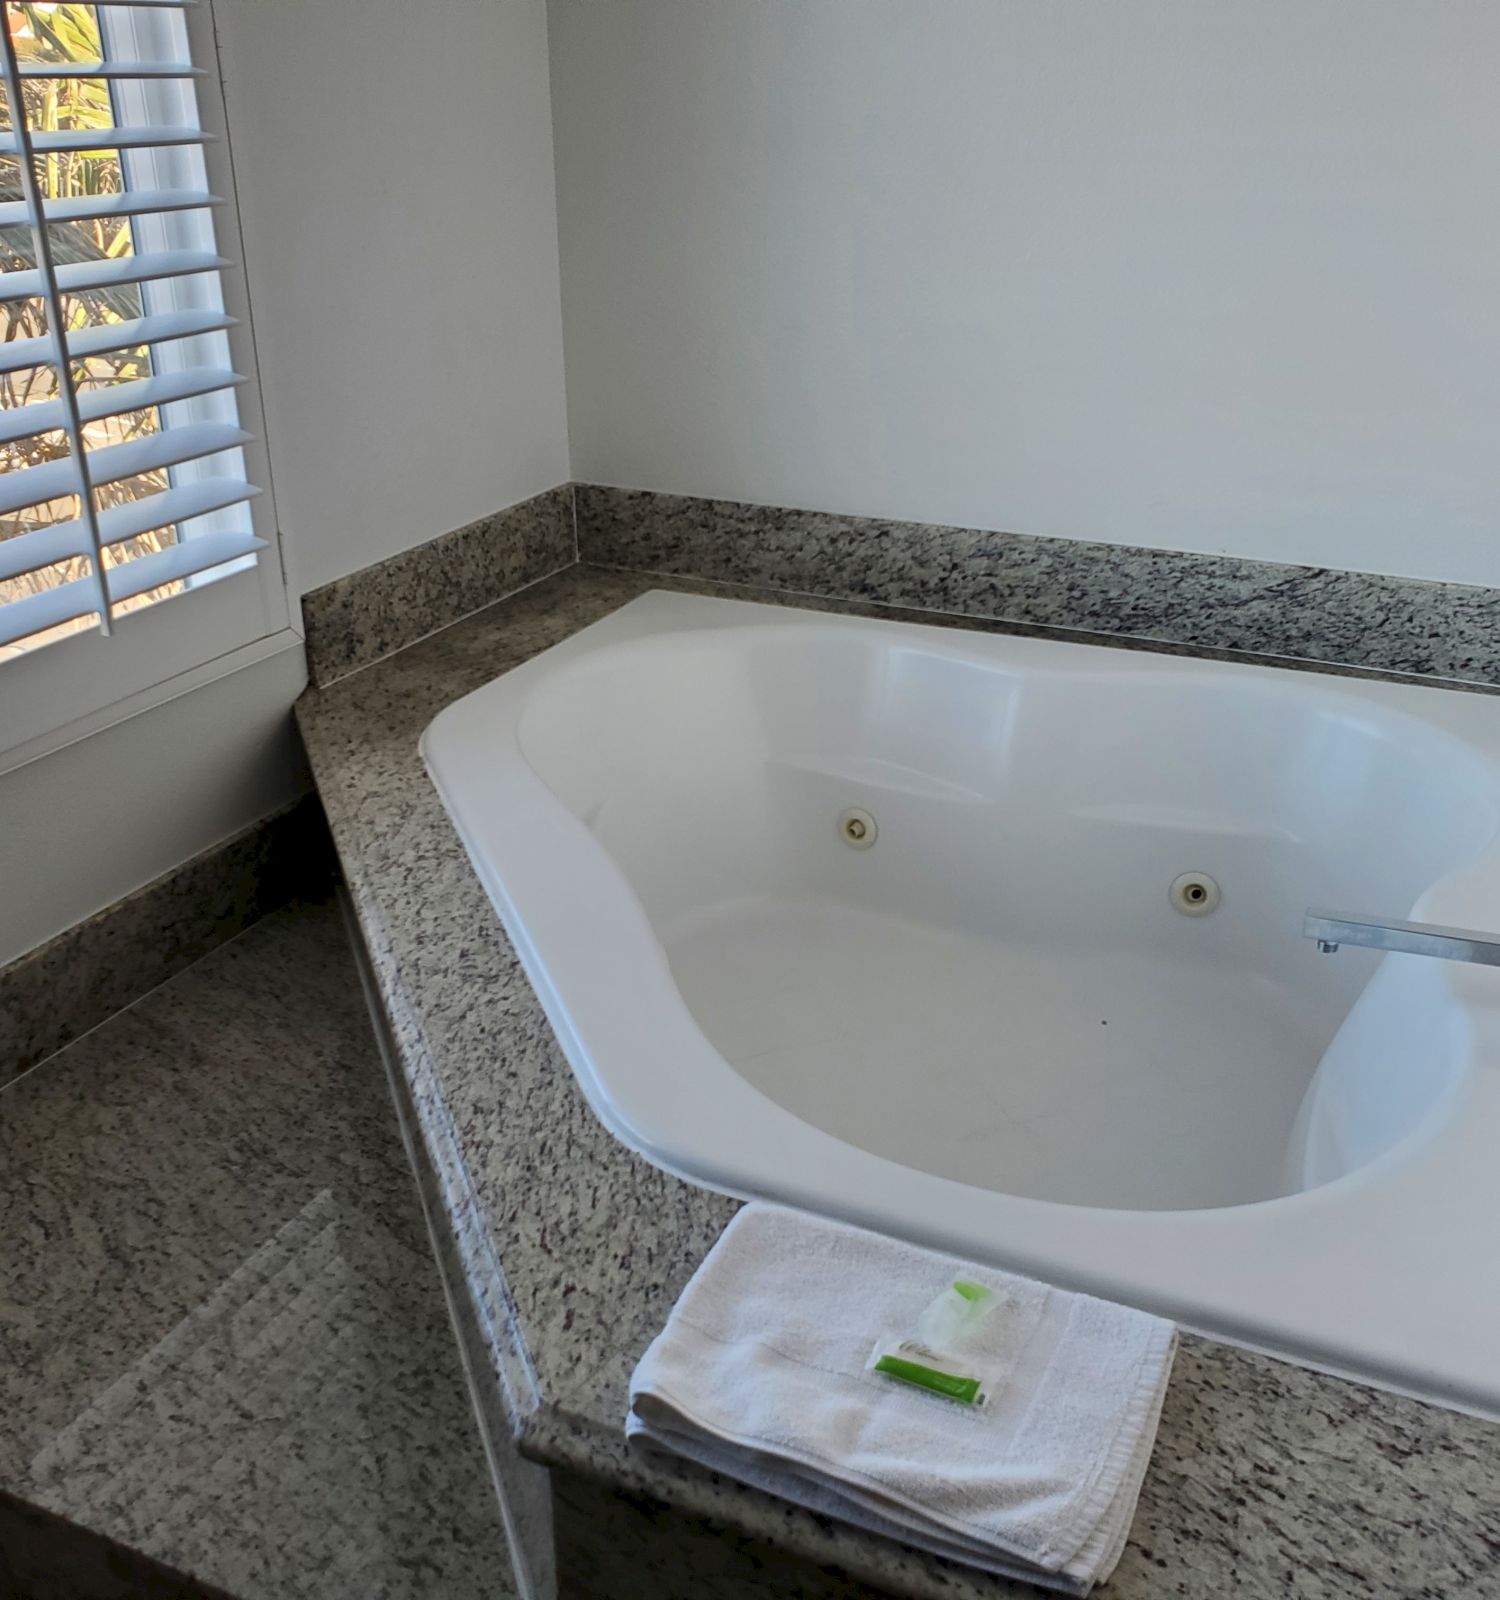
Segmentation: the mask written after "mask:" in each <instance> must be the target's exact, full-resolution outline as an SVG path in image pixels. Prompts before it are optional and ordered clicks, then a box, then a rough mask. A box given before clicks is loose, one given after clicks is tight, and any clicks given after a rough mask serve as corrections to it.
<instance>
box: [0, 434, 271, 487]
mask: <svg viewBox="0 0 1500 1600" xmlns="http://www.w3.org/2000/svg"><path fill="white" fill-rule="evenodd" d="M249 442H250V435H249V434H248V433H246V432H245V431H244V429H243V428H236V427H235V426H234V425H233V424H232V423H228V422H193V423H189V424H188V425H187V426H186V427H184V428H168V429H167V430H166V432H165V433H153V434H149V435H148V436H147V437H146V438H144V439H127V440H126V441H125V443H124V444H110V445H105V446H104V448H103V449H102V450H90V451H89V472H90V474H91V475H92V477H93V480H94V482H95V483H118V482H120V480H121V479H123V478H134V477H137V476H138V475H139V474H140V473H142V472H157V471H160V470H161V469H162V468H163V467H178V466H181V465H182V463H183V462H184V461H196V460H197V459H198V458H199V457H200V456H212V455H217V454H218V453H219V452H220V451H221V450H235V449H238V448H239V446H240V445H243V444H249ZM27 470H28V471H33V472H34V471H35V470H36V469H35V468H34V467H32V468H28V469H27ZM13 476H14V474H13ZM28 503H29V502H28Z"/></svg>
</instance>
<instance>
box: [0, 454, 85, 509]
mask: <svg viewBox="0 0 1500 1600" xmlns="http://www.w3.org/2000/svg"><path fill="white" fill-rule="evenodd" d="M79 487H80V486H79V482H78V468H77V466H76V465H75V464H74V462H73V458H72V457H71V456H65V457H64V458H63V459H62V460H60V461H43V462H41V463H40V464H39V465H37V466H34V467H17V468H15V469H14V470H13V471H10V472H6V473H0V513H3V512H7V511H22V510H24V509H25V508H26V507H27V506H39V505H41V504H42V503H43V502H44V501H46V500H60V499H61V498H62V497H63V496H64V495H69V494H77V493H78V492H79Z"/></svg>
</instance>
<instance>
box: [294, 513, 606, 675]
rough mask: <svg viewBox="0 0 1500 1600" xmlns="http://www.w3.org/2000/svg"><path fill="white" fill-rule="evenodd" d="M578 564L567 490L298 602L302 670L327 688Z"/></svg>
mask: <svg viewBox="0 0 1500 1600" xmlns="http://www.w3.org/2000/svg"><path fill="white" fill-rule="evenodd" d="M577 559H578V544H577V540H576V538H575V536H574V529H573V490H572V486H571V485H570V484H563V485H561V486H559V487H558V488H556V489H549V490H547V492H546V493H545V494H539V495H534V496H533V497H532V498H531V499H530V500H523V501H521V502H520V504H519V505H514V506H510V507H508V508H507V509H506V510H504V511H497V512H496V513H495V514H494V515H493V516H490V517H482V518H480V520H479V521H478V522H471V523H468V524H466V525H465V526H464V527H462V528H455V529H454V530H453V531H452V532H451V533H444V534H440V535H439V536H438V537H437V538H436V539H429V540H428V541H427V542H426V543H425V544H420V545H417V546H416V547H415V548H414V549H411V550H406V551H403V552H402V553H401V554H400V555H396V556H392V557H391V558H390V560H388V561H380V562H377V563H376V564H375V565H374V566H370V567H362V568H361V569H360V570H359V571H358V572H353V573H350V574H349V576H348V577H346V578H339V579H336V580H335V581H334V582H333V583H329V584H325V585H324V586H323V587H322V588H321V589H314V590H313V591H312V593H311V594H308V595H306V596H304V597H303V601H302V621H303V625H304V627H305V628H306V629H307V668H308V671H309V672H310V673H311V674H312V680H313V682H314V683H324V684H326V683H332V682H333V681H334V680H335V679H336V678H341V677H343V676H344V674H345V673H349V672H354V671H355V670H357V669H358V668H360V667H363V666H366V665H368V664H369V663H370V662H371V661H378V660H379V659H380V658H381V657H382V656H388V655H389V654H390V653H391V652H392V651H393V650H400V649H402V648H403V647H404V646H406V645H409V644H412V643H414V642H415V641H416V640H418V639H421V638H424V637H425V636H426V635H427V634H429V633H435V632H436V631H437V630H438V629H439V628H446V627H448V625H449V624H450V623H454V622H457V621H458V619H459V618H460V617H465V616H467V615H468V614H469V613H470V612H471V611H477V610H478V609H479V608H480V607H481V606H487V605H490V604H492V603H493V602H494V601H496V600H499V599H501V598H502V597H503V596H505V595H508V594H512V593H514V592H515V590H517V589H521V588H524V587H525V586H526V585H527V584H528V583H535V582H536V580H537V579H538V578H542V577H545V576H546V575H547V573H549V572H556V571H557V570H558V569H559V568H560V567H566V566H568V565H569V564H570V563H572V562H574V561H576V560H577Z"/></svg>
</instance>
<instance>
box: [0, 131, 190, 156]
mask: <svg viewBox="0 0 1500 1600" xmlns="http://www.w3.org/2000/svg"><path fill="white" fill-rule="evenodd" d="M214 138H215V135H213V134H211V133H206V132H205V131H204V130H203V129H202V128H184V127H170V126H168V125H167V124H166V123H160V124H157V125H155V126H152V127H144V128H64V129H62V130H61V131H60V132H57V133H45V132H44V133H33V134H32V136H31V147H32V149H33V150H35V151H36V153H37V154H38V155H39V156H53V155H66V154H68V153H69V152H70V151H78V150H153V149H157V148H160V147H161V146H163V145H172V144H212V143H213V141H214ZM19 148H20V147H19V145H18V144H17V142H16V136H15V134H14V133H12V132H10V131H8V130H7V131H3V132H0V155H12V156H13V155H16V154H17V153H18V152H19Z"/></svg>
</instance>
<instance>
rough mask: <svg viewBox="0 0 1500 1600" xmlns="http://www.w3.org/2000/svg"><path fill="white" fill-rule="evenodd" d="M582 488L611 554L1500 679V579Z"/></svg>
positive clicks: (811, 588)
mask: <svg viewBox="0 0 1500 1600" xmlns="http://www.w3.org/2000/svg"><path fill="white" fill-rule="evenodd" d="M575 496H576V504H577V517H578V542H579V550H580V554H581V555H582V558H583V559H584V560H585V561H588V562H593V563H596V564H599V565H604V566H618V567H627V568H635V569H639V570H642V571H648V572H659V573H667V574H672V575H675V576H679V577H697V578H705V579H711V580H714V581H718V582H724V583H739V584H763V585H768V586H770V587H774V588H779V589H790V590H798V591H801V592H803V593H806V594H814V595H826V596H830V597H834V598H838V599H845V600H864V601H870V602H875V603H879V604H881V605H889V606H912V607H925V608H927V609H929V610H932V611H942V612H947V613H952V614H954V615H964V616H971V617H976V618H984V619H990V620H998V621H1007V622H1013V623H1026V624H1030V625H1032V626H1036V627H1044V628H1056V629H1060V630H1067V631H1074V630H1079V631H1083V632H1087V633H1090V634H1094V635H1102V636H1119V637H1122V638H1129V639H1136V640H1150V641H1154V642H1162V643H1174V644H1180V645H1188V646H1191V647H1193V648H1194V649H1196V650H1208V651H1212V652H1214V653H1219V652H1236V653H1249V654H1252V655H1256V656H1262V657H1280V658H1285V659H1288V660H1296V661H1311V662H1323V663H1327V664H1330V665H1337V666H1344V667H1362V668H1367V669H1370V670H1373V671H1377V672H1382V673H1397V674H1402V675H1406V674H1415V675H1418V676H1422V677H1429V678H1431V677H1435V678H1446V679H1454V680H1458V681H1463V682H1470V683H1483V684H1500V590H1496V589H1481V588H1474V587H1469V586H1466V585H1463V584H1456V583H1425V582H1423V581H1421V580H1420V579H1415V578H1388V577H1379V576H1376V575H1372V574H1369V573H1361V572H1336V571H1330V570H1328V569H1325V568H1320V567H1293V566H1285V565H1282V564H1280V563H1277V562H1269V561H1248V560H1244V559H1242V558H1240V557H1236V556H1215V555H1197V554H1189V553H1183V552H1179V551H1172V550H1151V549H1143V548H1140V547H1138V546H1133V545H1113V544H1099V543H1092V542H1089V541H1087V540H1074V539H1039V538H1032V537H1030V536H1028V535H1024V534H1015V533H986V532H983V531H980V530H977V529H973V528H948V527H941V526H937V525H935V524H930V523H918V522H892V521H882V520H880V519H877V518H871V517H843V516H834V515H831V514H828V513H825V512H817V511H792V510H783V509H780V508H778V507H775V506H755V505H746V504H743V503H741V502H739V501H730V500H700V499H693V498H690V497H688V496H684V495H666V494H653V493H649V492H647V491H643V490H632V489H611V488H606V487H603V486H600V485H597V484H579V485H577V487H576V489H575Z"/></svg>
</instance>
